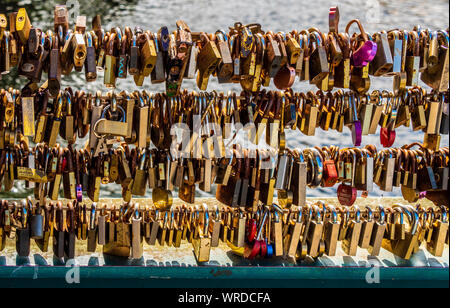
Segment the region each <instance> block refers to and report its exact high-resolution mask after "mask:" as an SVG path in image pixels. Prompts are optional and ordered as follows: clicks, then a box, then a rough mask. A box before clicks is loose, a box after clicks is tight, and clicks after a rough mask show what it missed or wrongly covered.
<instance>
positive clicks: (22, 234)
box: [16, 226, 30, 257]
mask: <svg viewBox="0 0 450 308" xmlns="http://www.w3.org/2000/svg"><path fill="white" fill-rule="evenodd" d="M16 251H17V255H18V256H19V257H28V256H29V255H30V227H29V226H27V227H26V228H23V229H17V230H16Z"/></svg>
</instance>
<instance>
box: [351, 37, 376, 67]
mask: <svg viewBox="0 0 450 308" xmlns="http://www.w3.org/2000/svg"><path fill="white" fill-rule="evenodd" d="M377 49H378V46H377V43H375V42H372V41H366V42H364V45H362V46H361V47H360V48H359V49H358V50H357V51H355V52H354V53H353V56H352V64H353V66H354V67H364V66H366V65H367V64H369V63H370V62H371V61H372V60H373V58H375V55H376V54H377Z"/></svg>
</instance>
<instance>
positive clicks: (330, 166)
mask: <svg viewBox="0 0 450 308" xmlns="http://www.w3.org/2000/svg"><path fill="white" fill-rule="evenodd" d="M337 181H338V174H337V170H336V164H335V163H334V161H333V160H326V161H324V162H323V178H322V185H323V187H333V186H334V185H335V184H336V183H337Z"/></svg>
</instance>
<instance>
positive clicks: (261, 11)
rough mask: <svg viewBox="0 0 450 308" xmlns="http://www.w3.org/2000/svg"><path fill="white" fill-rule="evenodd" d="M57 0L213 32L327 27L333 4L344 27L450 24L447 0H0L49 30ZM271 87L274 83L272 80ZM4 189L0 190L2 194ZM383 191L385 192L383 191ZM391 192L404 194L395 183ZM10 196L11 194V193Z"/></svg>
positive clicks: (403, 133) (320, 192) (4, 8)
mask: <svg viewBox="0 0 450 308" xmlns="http://www.w3.org/2000/svg"><path fill="white" fill-rule="evenodd" d="M55 3H67V6H68V7H69V10H70V14H71V15H72V16H71V17H72V20H74V19H75V16H76V15H78V13H79V14H81V15H86V16H88V20H91V18H92V17H93V16H94V15H95V14H101V15H102V16H103V17H102V21H103V24H104V28H105V29H109V28H110V27H113V26H121V27H124V26H130V27H131V28H134V26H140V27H142V28H144V29H150V30H152V31H154V32H156V31H157V30H158V29H159V28H160V27H161V26H168V27H169V29H170V30H172V29H174V28H175V22H176V20H178V19H182V20H184V21H185V22H186V23H187V24H188V25H189V27H190V28H191V30H192V31H206V32H214V31H216V30H218V29H227V28H228V27H229V26H232V25H233V24H234V23H235V22H237V21H240V22H242V23H244V24H248V23H254V22H258V23H260V24H261V25H262V27H263V30H272V31H274V32H277V31H285V32H287V31H291V30H293V29H297V30H301V29H307V28H310V27H318V28H319V29H321V30H323V31H327V28H328V10H329V7H331V6H335V5H338V6H339V9H340V15H341V23H340V29H341V31H343V30H345V26H346V24H347V23H348V22H349V21H350V20H351V19H354V18H358V19H360V20H361V22H362V23H363V25H364V27H365V30H366V31H367V32H375V31H379V30H390V29H394V28H400V29H408V30H412V28H413V27H414V26H415V25H421V26H422V27H425V28H431V29H435V30H438V29H447V28H448V27H449V1H448V0H433V1H431V0H424V1H412V0H391V1H385V0H380V1H379V0H354V1H348V0H336V1H328V0H315V1H303V0H283V1H281V0H271V1H262V0H259V1H255V0H247V1H238V0H227V1H212V0H195V1H187V0H172V1H167V0H166V1H163V0H136V1H93V0H81V1H78V2H77V1H74V0H69V1H67V2H66V1H9V0H0V12H10V11H12V10H13V9H17V8H18V7H21V6H25V7H26V8H27V11H28V12H29V15H30V17H31V19H32V23H33V25H34V26H36V27H41V28H42V29H49V28H50V27H51V25H52V16H53V15H52V14H53V6H54V4H55ZM102 80H103V76H102V74H101V73H100V74H99V76H98V80H97V81H96V82H94V83H89V84H88V85H87V86H86V84H85V79H84V74H76V73H75V74H74V73H73V74H72V75H71V76H67V77H65V78H64V80H63V82H62V86H63V87H66V86H71V87H72V88H74V89H83V90H88V91H95V90H102V91H107V89H106V88H105V87H104V86H103V84H102V82H101V81H102ZM392 82H393V80H392V78H386V77H382V78H372V89H392ZM23 83H24V82H23V80H20V79H17V78H15V77H14V75H13V76H11V77H9V78H6V79H5V78H4V80H3V81H0V86H2V87H5V86H6V85H11V86H16V87H19V86H20V85H23ZM183 87H185V88H187V89H191V90H192V89H196V86H195V83H194V82H193V81H190V80H187V81H185V82H184V83H183ZM143 88H145V89H147V90H148V91H154V92H156V91H164V88H163V87H162V86H159V85H151V84H150V81H149V80H146V82H145V83H144V87H143ZM271 88H273V86H271ZM135 89H136V86H135V85H134V83H133V81H132V79H128V80H120V81H119V82H118V83H117V90H118V91H120V90H128V91H133V90H135ZM214 89H215V90H222V91H227V90H236V91H239V90H240V89H239V88H236V86H233V85H219V84H218V83H217V82H216V80H214V78H213V79H211V80H210V83H209V87H208V90H214ZM293 89H294V90H295V91H308V90H316V89H315V88H314V87H312V86H310V85H308V84H303V83H302V84H301V83H299V82H296V83H295V85H294V87H293ZM422 138H423V136H422V134H421V133H415V132H412V131H411V129H410V128H406V127H401V128H399V129H398V130H397V139H396V142H395V144H394V147H400V146H402V145H404V144H406V143H411V142H415V141H422ZM287 141H288V146H289V147H301V148H304V147H308V146H324V145H331V144H333V145H338V146H340V147H348V146H351V134H350V131H349V130H347V131H345V133H343V134H338V133H336V132H334V131H327V132H324V131H322V130H321V129H318V130H317V131H316V136H314V137H306V136H304V135H301V134H299V133H298V131H297V132H290V131H288V132H287ZM363 144H375V145H376V146H377V148H381V145H380V143H379V137H378V135H374V136H364V137H363ZM448 144H449V141H448V136H443V141H442V145H443V146H444V145H445V146H448ZM117 188H118V187H116V186H115V185H107V186H105V187H104V188H102V196H104V197H111V196H112V197H117V196H119V195H118V193H120V189H117ZM13 192H14V194H13V196H19V195H26V193H28V192H29V190H24V188H23V187H16V188H14V191H13ZM334 194H335V190H334V189H316V190H311V189H310V190H308V196H314V197H316V196H333V195H334ZM1 195H2V194H1V193H0V196H1ZM372 195H374V196H382V195H383V193H382V192H380V191H378V190H376V191H375V192H374V193H372ZM384 195H387V194H385V193H384ZM388 195H394V196H395V195H396V196H398V195H400V191H399V190H395V191H394V192H393V193H390V194H388ZM10 196H11V195H10Z"/></svg>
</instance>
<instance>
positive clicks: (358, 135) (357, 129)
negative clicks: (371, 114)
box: [349, 95, 362, 147]
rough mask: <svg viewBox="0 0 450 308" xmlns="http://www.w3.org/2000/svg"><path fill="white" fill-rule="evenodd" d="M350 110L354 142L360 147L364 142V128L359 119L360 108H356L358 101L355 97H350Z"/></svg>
mask: <svg viewBox="0 0 450 308" xmlns="http://www.w3.org/2000/svg"><path fill="white" fill-rule="evenodd" d="M349 104H350V106H349V108H351V111H352V128H351V129H352V140H353V145H354V146H355V147H359V146H360V145H361V142H362V126H361V121H360V120H359V119H358V108H357V106H356V99H355V97H354V96H353V95H350V96H349Z"/></svg>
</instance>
